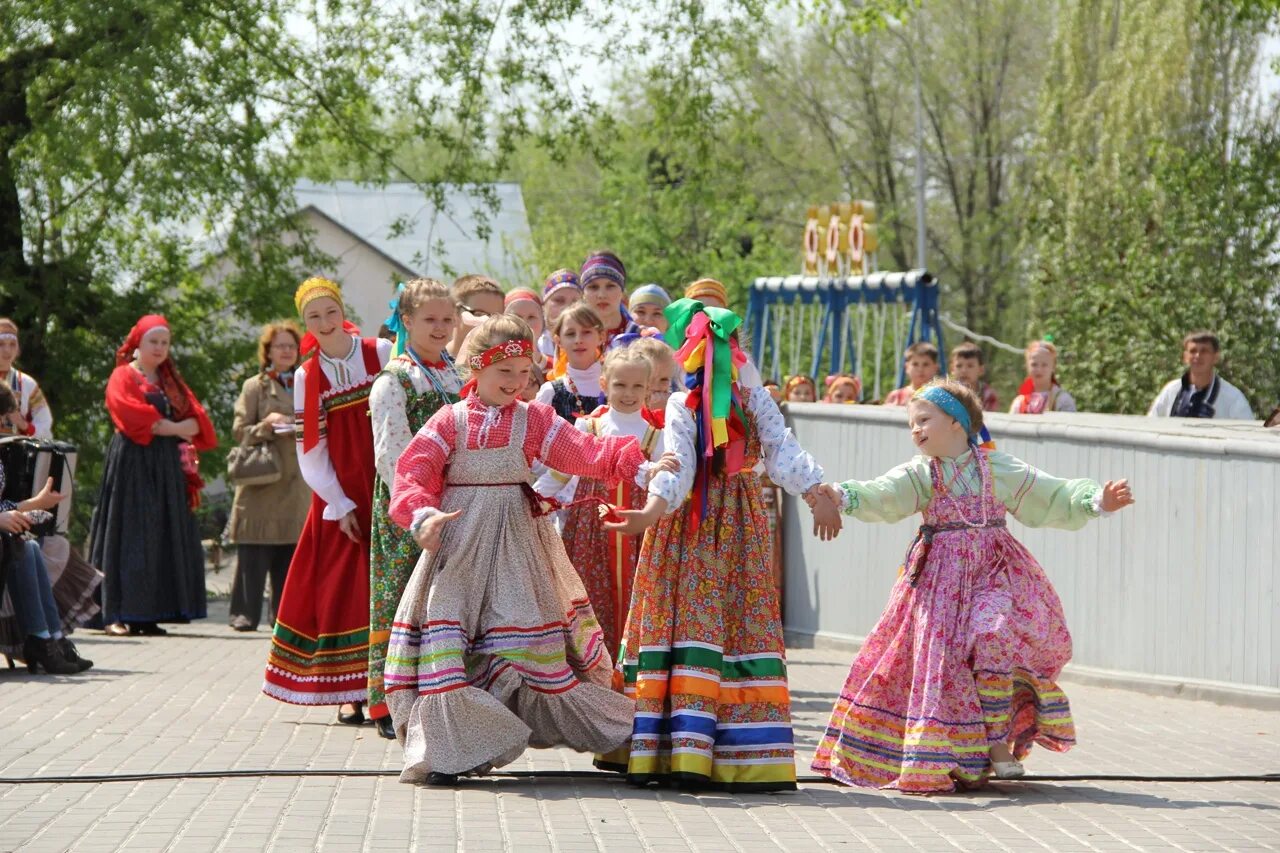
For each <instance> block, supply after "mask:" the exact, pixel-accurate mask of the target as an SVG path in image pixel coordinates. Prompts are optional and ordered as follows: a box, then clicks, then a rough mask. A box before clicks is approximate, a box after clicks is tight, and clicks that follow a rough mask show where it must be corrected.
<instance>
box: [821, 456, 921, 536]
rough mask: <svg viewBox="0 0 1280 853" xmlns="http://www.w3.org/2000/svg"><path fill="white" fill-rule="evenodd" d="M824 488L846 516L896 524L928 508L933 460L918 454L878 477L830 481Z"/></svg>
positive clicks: (860, 519)
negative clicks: (840, 481) (930, 461)
mask: <svg viewBox="0 0 1280 853" xmlns="http://www.w3.org/2000/svg"><path fill="white" fill-rule="evenodd" d="M823 491H824V492H825V493H826V494H827V495H828V497H830V498H831V500H833V501H834V502H835V504H836V506H838V507H840V511H841V512H843V513H844V514H845V515H851V516H853V517H854V518H856V519H858V520H859V521H883V522H886V523H888V524H892V523H893V522H895V521H901V520H902V519H904V518H907V517H909V516H912V515H915V514H916V513H918V512H920V511H921V510H923V509H924V507H925V505H926V504H928V503H929V498H930V497H932V496H933V486H932V484H931V481H930V479H929V462H928V460H926V459H925V458H924V457H922V456H918V457H916V458H915V459H913V460H911V461H910V462H907V463H904V464H902V465H899V466H897V467H896V468H893V469H891V470H889V471H888V472H887V473H885V474H883V475H881V476H879V477H876V478H875V479H874V480H845V481H844V482H843V483H828V484H826V485H824V486H823Z"/></svg>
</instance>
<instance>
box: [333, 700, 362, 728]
mask: <svg viewBox="0 0 1280 853" xmlns="http://www.w3.org/2000/svg"><path fill="white" fill-rule="evenodd" d="M355 708H356V709H355V710H354V711H353V712H351V713H350V714H344V713H342V706H341V705H339V706H338V722H340V723H342V724H343V725H347V726H361V725H364V706H362V705H361V704H360V703H359V702H356V703H355Z"/></svg>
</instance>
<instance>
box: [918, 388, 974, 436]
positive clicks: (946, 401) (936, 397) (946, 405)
mask: <svg viewBox="0 0 1280 853" xmlns="http://www.w3.org/2000/svg"><path fill="white" fill-rule="evenodd" d="M911 399H913V400H925V401H927V402H929V403H933V404H934V405H935V406H937V407H938V408H939V409H942V411H944V412H946V413H947V414H948V415H950V416H951V417H952V418H954V419H955V421H956V423H958V424H960V426H962V427H964V434H965V435H967V436H972V435H973V421H971V420H970V419H969V410H968V409H966V408H965V407H964V403H961V402H960V401H959V400H957V399H956V398H955V396H954V395H952V393H951V392H950V391H948V390H947V389H945V388H943V387H942V386H940V385H926V386H924V387H923V388H921V389H920V390H919V391H917V392H916V393H915V394H913V395H912V396H911Z"/></svg>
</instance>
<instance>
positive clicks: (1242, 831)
mask: <svg viewBox="0 0 1280 853" xmlns="http://www.w3.org/2000/svg"><path fill="white" fill-rule="evenodd" d="M76 641H77V643H78V644H79V646H80V648H81V651H82V652H83V653H84V654H85V655H86V656H87V657H90V658H93V659H94V660H95V661H96V662H97V665H96V667H95V668H94V669H93V670H92V671H90V672H89V673H87V674H86V675H83V676H79V677H67V678H50V677H46V676H41V677H32V676H28V675H27V674H26V671H25V670H15V671H5V670H3V669H0V721H3V722H2V723H0V732H3V737H0V778H3V779H29V778H32V777H42V776H65V775H87V774H123V773H157V772H165V773H188V772H194V771H223V770H263V769H271V770H295V769H326V770H329V769H332V770H338V769H348V770H351V769H358V770H365V771H378V770H386V771H392V774H391V775H388V776H354V777H353V776H346V777H339V776H324V777H283V778H239V779H237V778H214V779H207V778H206V779H185V780H183V779H173V780H156V781H134V782H129V781H120V782H109V783H100V784H67V783H61V784H59V783H35V784H12V783H0V850H5V851H7V850H24V851H26V850H30V851H46V850H49V851H52V850H74V851H94V850H119V849H128V850H130V851H146V850H172V851H182V853H186V851H204V850H209V851H223V850H226V851H243V850H268V849H269V850H362V851H363V850H396V851H399V850H433V851H434V850H451V849H460V850H467V851H479V850H519V851H526V850H528V851H542V850H547V851H566V853H568V851H580V850H581V851H586V850H597V851H600V850H603V851H615V850H617V851H624V850H625V851H631V850H640V851H654V853H658V851H661V853H666V851H679V850H695V851H708V853H709V852H710V851H722V850H739V851H756V850H775V849H777V850H794V851H810V850H836V849H845V850H852V849H858V850H862V849H870V850H897V849H922V850H978V849H984V850H991V849H994V850H1010V851H1014V850H1016V851H1021V850H1052V851H1070V850H1110V849H1116V850H1121V849H1123V850H1223V849H1226V850H1244V849H1273V848H1276V847H1280V782H1274V783H1266V782H1236V783H1135V782H1114V781H1096V782H1038V781H1024V782H1018V783H999V784H993V785H991V786H990V787H989V788H987V789H986V790H983V791H980V792H976V793H968V794H956V795H950V796H938V797H927V798H925V797H911V796H904V795H901V794H896V793H892V792H878V791H864V790H856V789H848V788H841V787H837V786H834V785H829V784H818V783H806V784H802V785H801V787H800V790H799V791H797V792H795V793H787V794H776V795H742V796H729V795H724V794H707V795H698V796H695V795H690V794H685V793H678V792H674V791H669V790H636V789H633V788H630V787H628V786H627V785H625V784H623V783H622V782H621V781H620V780H619V779H617V778H616V777H613V776H611V775H606V774H599V775H592V776H585V777H584V776H577V775H575V776H569V777H554V776H541V777H537V776H534V777H530V776H520V777H512V776H497V777H493V778H489V779H484V780H474V781H468V782H465V783H464V784H463V785H461V786H460V787H459V788H457V789H456V790H454V789H434V788H419V787H413V786H409V785H402V784H400V783H399V782H397V781H396V779H395V776H394V771H396V770H397V769H398V767H399V747H398V746H397V745H396V744H395V743H388V742H387V741H383V740H381V739H379V738H378V737H377V735H376V734H375V732H374V730H373V728H372V727H371V726H365V727H362V728H359V729H352V728H350V727H347V726H338V725H335V724H334V723H333V714H334V711H333V709H331V708H323V709H320V708H315V709H308V708H300V707H293V706H289V705H283V704H280V703H278V702H274V701H272V700H270V699H268V698H266V697H265V696H263V695H262V694H261V693H260V692H259V688H260V684H261V680H262V665H263V661H264V659H265V656H266V651H267V642H268V634H267V632H266V630H265V629H262V630H260V631H259V632H258V633H257V634H237V633H233V632H231V631H230V630H229V629H228V628H227V627H226V604H225V602H214V603H213V604H212V606H211V610H210V618H209V619H208V620H205V621H202V622H200V623H197V624H193V625H187V626H171V635H170V636H169V637H165V638H146V639H144V638H120V639H116V638H108V637H105V636H104V635H102V634H100V633H98V632H89V631H82V632H80V633H79V634H78V635H77V636H76ZM848 664H849V660H848V657H847V655H845V654H843V653H838V652H830V651H820V650H812V649H798V650H795V651H793V652H792V654H791V659H790V676H791V685H792V694H793V698H794V702H795V706H794V710H795V716H796V734H797V738H798V741H799V744H800V772H801V774H802V775H808V770H807V761H808V759H809V757H810V756H811V754H812V749H813V745H814V743H815V741H816V738H817V736H818V733H819V731H820V729H821V727H822V726H823V725H824V724H825V721H826V716H827V714H828V712H829V711H830V709H831V705H832V703H833V701H834V696H835V692H836V691H837V690H838V689H839V687H840V685H841V684H842V683H843V680H844V675H845V673H846V670H847V667H848ZM1065 686H1066V687H1067V689H1068V692H1069V693H1070V696H1071V699H1072V705H1073V710H1074V714H1075V718H1076V721H1077V726H1078V734H1079V737H1080V746H1079V747H1077V748H1076V749H1075V750H1073V751H1072V752H1070V753H1067V754H1065V755H1053V754H1048V753H1044V752H1037V753H1035V754H1033V756H1032V758H1031V761H1030V764H1029V769H1030V771H1031V772H1032V773H1042V774H1064V775H1068V774H1085V773H1101V774H1134V773H1138V774H1141V773H1148V774H1161V775H1170V774H1187V775H1200V774H1266V773H1280V713H1277V712H1274V711H1260V710H1250V709H1245V708H1236V707H1227V706H1221V705H1215V704H1212V703H1208V702H1197V701H1191V700H1186V699H1175V698H1164V697H1154V696H1147V695H1142V694H1138V693H1132V692H1128V691H1123V690H1115V689H1107V688H1100V687H1090V686H1084V685H1073V684H1071V683H1070V682H1068V683H1067V684H1066V685H1065ZM509 769H514V770H518V771H525V772H527V771H548V770H553V771H565V770H578V771H585V770H589V769H590V762H589V759H588V758H587V757H586V756H580V755H576V754H574V753H570V752H567V751H563V750H550V751H541V752H532V751H531V752H529V753H526V755H525V756H524V758H523V759H521V760H520V761H519V762H518V763H517V764H516V765H515V766H514V767H512V768H509Z"/></svg>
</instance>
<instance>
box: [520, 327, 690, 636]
mask: <svg viewBox="0 0 1280 853" xmlns="http://www.w3.org/2000/svg"><path fill="white" fill-rule="evenodd" d="M663 346H665V345H663ZM652 374H653V364H652V362H651V361H650V360H649V358H648V356H646V355H645V353H643V352H641V351H640V350H638V349H637V347H636V345H635V344H632V345H631V346H628V347H623V348H620V349H615V350H611V351H610V352H609V354H608V355H606V356H605V359H604V367H603V369H602V371H601V374H600V387H601V388H602V389H603V391H604V395H605V399H606V405H604V406H601V407H600V408H598V409H596V410H595V411H594V412H593V413H591V414H590V415H587V416H586V417H583V418H578V421H577V423H575V424H574V426H575V427H577V428H578V429H579V430H582V431H583V432H585V433H588V434H589V435H594V436H597V437H603V436H614V435H631V436H635V438H636V439H637V440H639V442H640V449H641V450H642V451H644V454H645V456H646V457H647V458H648V459H649V460H650V461H655V462H656V461H657V460H658V459H659V458H660V457H661V456H662V430H661V428H659V427H658V426H656V425H655V424H654V423H653V422H652V419H651V418H649V417H648V412H647V409H646V403H647V401H648V399H649V393H650V388H651V383H650V378H651V376H652ZM534 489H535V490H536V491H537V492H538V494H539V495H542V496H544V497H548V498H553V499H555V500H556V501H557V502H559V503H561V504H563V505H565V506H566V507H567V509H566V510H565V515H564V531H563V537H564V547H565V551H566V552H567V553H568V555H569V559H570V561H571V562H572V563H573V567H574V568H575V569H577V570H578V575H579V576H580V577H581V578H582V583H583V585H584V586H585V587H586V588H587V593H588V594H589V595H590V596H591V607H592V609H593V610H595V613H596V618H597V619H598V620H600V630H601V631H603V632H604V637H605V642H606V648H608V650H609V653H610V654H611V655H612V654H617V652H618V648H619V642H620V640H621V637H622V626H623V624H624V623H625V622H626V621H627V607H628V606H629V605H630V603H631V582H632V579H633V578H634V576H635V573H636V558H637V556H638V555H639V552H640V542H639V539H638V537H636V536H629V535H627V534H624V533H617V532H611V531H607V530H605V529H604V528H603V527H602V526H601V522H600V514H599V512H598V510H599V506H600V504H611V505H613V506H616V507H622V508H624V509H640V508H641V507H642V506H644V504H645V500H646V496H645V492H644V490H643V489H640V488H638V487H637V486H636V485H635V484H634V483H631V482H627V481H620V482H618V483H616V484H614V485H608V484H605V483H602V482H600V481H598V480H584V481H581V482H580V481H579V478H577V477H569V476H567V475H565V474H561V473H559V472H557V471H548V472H547V473H546V474H544V475H543V476H542V477H540V478H539V480H538V482H537V484H535V486H534Z"/></svg>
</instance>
